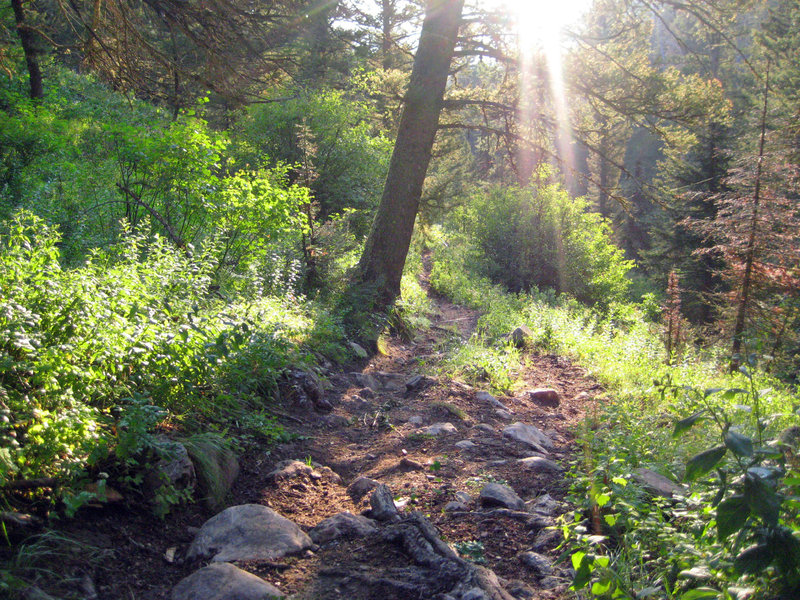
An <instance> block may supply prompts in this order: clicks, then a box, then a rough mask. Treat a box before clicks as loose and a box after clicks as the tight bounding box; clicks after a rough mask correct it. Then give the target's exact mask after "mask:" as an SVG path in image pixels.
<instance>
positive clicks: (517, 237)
mask: <svg viewBox="0 0 800 600" xmlns="http://www.w3.org/2000/svg"><path fill="white" fill-rule="evenodd" d="M585 211H586V202H585V201H583V200H582V199H573V198H570V197H569V196H568V194H567V193H566V192H565V191H564V190H563V189H562V188H560V187H559V186H558V185H556V184H550V185H546V186H542V187H534V186H533V185H531V186H528V187H524V188H520V187H513V186H512V187H508V186H504V187H499V186H494V187H489V188H486V189H482V190H480V191H479V192H477V193H475V194H474V195H473V197H472V198H471V199H470V201H469V202H468V203H467V204H466V205H465V207H464V208H463V212H462V213H461V216H460V219H459V221H460V224H461V228H462V231H463V232H464V233H465V234H466V237H467V239H468V240H469V242H470V243H472V244H474V245H475V246H476V247H477V248H479V249H480V251H481V253H482V255H483V256H484V259H483V272H484V273H485V274H486V275H487V276H488V277H489V278H490V279H491V280H492V281H495V282H498V283H501V284H502V285H503V286H505V287H506V288H507V289H508V290H510V291H512V292H519V291H531V290H533V289H535V288H539V289H553V290H555V291H556V292H557V293H567V294H569V295H571V296H573V297H575V298H577V299H578V300H580V301H581V302H584V303H586V304H597V305H599V306H600V307H607V306H608V305H609V304H610V303H611V302H614V301H620V300H623V299H624V298H625V295H626V292H627V289H628V280H627V279H626V273H627V272H628V270H629V269H630V268H631V267H632V266H633V263H632V262H631V261H628V260H625V259H624V258H623V254H622V251H621V250H620V249H619V248H617V247H616V246H614V245H613V244H612V243H611V238H610V228H609V225H608V224H607V223H606V222H605V221H603V220H602V219H601V218H600V216H599V215H597V214H594V213H587V212H585Z"/></svg>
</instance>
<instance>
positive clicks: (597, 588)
mask: <svg viewBox="0 0 800 600" xmlns="http://www.w3.org/2000/svg"><path fill="white" fill-rule="evenodd" d="M610 589H611V581H595V582H594V583H593V584H592V594H594V595H595V596H602V595H603V594H605V593H606V592H608V591H609V590H610Z"/></svg>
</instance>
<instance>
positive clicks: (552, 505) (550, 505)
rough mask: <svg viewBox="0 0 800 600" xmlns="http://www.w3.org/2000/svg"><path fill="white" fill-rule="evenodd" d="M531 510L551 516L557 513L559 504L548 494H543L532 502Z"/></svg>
mask: <svg viewBox="0 0 800 600" xmlns="http://www.w3.org/2000/svg"><path fill="white" fill-rule="evenodd" d="M531 508H532V509H533V510H535V511H536V512H537V513H540V514H542V515H545V516H552V515H554V514H555V513H556V512H558V508H559V504H558V502H557V501H556V500H555V499H554V498H553V497H552V496H551V495H550V494H544V495H542V496H539V497H538V498H536V500H534V501H533V503H532V504H531Z"/></svg>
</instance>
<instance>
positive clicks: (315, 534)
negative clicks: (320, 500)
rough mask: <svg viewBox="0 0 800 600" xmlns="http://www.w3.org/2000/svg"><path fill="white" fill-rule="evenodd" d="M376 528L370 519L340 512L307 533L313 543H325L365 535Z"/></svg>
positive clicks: (373, 531)
mask: <svg viewBox="0 0 800 600" xmlns="http://www.w3.org/2000/svg"><path fill="white" fill-rule="evenodd" d="M377 530H378V527H377V525H376V524H375V521H373V520H372V519H368V518H366V517H362V516H361V515H354V514H352V513H349V512H341V513H339V514H337V515H333V516H332V517H328V518H327V519H325V520H324V521H322V522H321V523H320V524H319V525H317V526H316V527H314V528H313V529H312V530H311V531H309V532H308V534H309V536H310V537H311V539H312V540H314V543H315V544H326V543H328V542H331V541H333V540H336V539H339V538H359V537H366V536H368V535H370V534H371V533H375V532H376V531H377Z"/></svg>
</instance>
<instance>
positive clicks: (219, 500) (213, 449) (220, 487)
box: [185, 437, 239, 510]
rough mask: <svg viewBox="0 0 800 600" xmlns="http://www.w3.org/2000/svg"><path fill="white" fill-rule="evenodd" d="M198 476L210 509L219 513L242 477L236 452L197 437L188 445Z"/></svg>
mask: <svg viewBox="0 0 800 600" xmlns="http://www.w3.org/2000/svg"><path fill="white" fill-rule="evenodd" d="M185 446H186V450H187V452H188V453H189V457H190V458H191V459H192V463H194V470H195V473H196V474H197V487H198V490H199V491H200V497H201V498H202V500H203V503H204V504H205V505H206V507H207V508H209V509H211V510H218V509H220V508H222V506H223V504H224V502H225V496H226V495H227V494H228V492H229V491H230V489H231V488H232V487H233V482H234V481H236V477H238V475H239V461H238V460H237V459H236V455H235V454H234V453H233V451H232V450H230V449H229V448H226V447H225V446H222V445H220V444H219V443H218V442H216V441H215V440H213V439H212V438H204V437H197V438H192V439H190V440H187V441H186V442H185Z"/></svg>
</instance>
